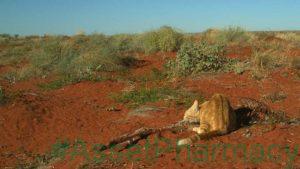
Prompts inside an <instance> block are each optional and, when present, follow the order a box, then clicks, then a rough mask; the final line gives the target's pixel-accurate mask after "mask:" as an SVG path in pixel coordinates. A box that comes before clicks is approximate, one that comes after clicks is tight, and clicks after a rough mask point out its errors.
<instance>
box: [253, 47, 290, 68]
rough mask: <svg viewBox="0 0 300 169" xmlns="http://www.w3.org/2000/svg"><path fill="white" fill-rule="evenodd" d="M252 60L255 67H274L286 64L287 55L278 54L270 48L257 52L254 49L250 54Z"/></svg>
mask: <svg viewBox="0 0 300 169" xmlns="http://www.w3.org/2000/svg"><path fill="white" fill-rule="evenodd" d="M252 62H253V64H254V66H255V67H256V68H259V69H265V70H269V69H274V68H277V67H280V66H283V65H286V64H287V57H285V56H278V55H277V53H276V52H274V51H272V50H268V51H264V52H257V51H255V52H254V54H253V56H252Z"/></svg>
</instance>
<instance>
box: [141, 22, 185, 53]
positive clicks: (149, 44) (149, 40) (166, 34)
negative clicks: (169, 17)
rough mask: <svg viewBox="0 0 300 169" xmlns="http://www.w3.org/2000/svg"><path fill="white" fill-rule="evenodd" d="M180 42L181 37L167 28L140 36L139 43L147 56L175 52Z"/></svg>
mask: <svg viewBox="0 0 300 169" xmlns="http://www.w3.org/2000/svg"><path fill="white" fill-rule="evenodd" d="M182 40H183V35H182V34H181V33H179V32H178V31H175V30H174V29H173V28H171V27H169V26H163V27H161V28H159V29H158V30H154V31H150V32H146V33H143V34H142V35H140V43H141V45H142V48H143V51H144V52H145V53H147V54H150V53H155V52H158V51H163V52H170V51H175V50H177V49H179V47H180V45H181V43H182Z"/></svg>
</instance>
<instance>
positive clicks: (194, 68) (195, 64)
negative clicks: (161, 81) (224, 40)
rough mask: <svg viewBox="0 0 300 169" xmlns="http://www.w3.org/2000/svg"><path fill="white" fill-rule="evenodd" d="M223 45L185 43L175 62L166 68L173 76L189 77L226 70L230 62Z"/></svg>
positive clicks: (168, 64) (171, 62)
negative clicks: (225, 55)
mask: <svg viewBox="0 0 300 169" xmlns="http://www.w3.org/2000/svg"><path fill="white" fill-rule="evenodd" d="M224 53H225V50H224V46H223V45H218V44H214V45H209V44H208V43H206V42H200V43H185V44H183V45H182V46H181V48H180V50H179V51H178V53H177V55H176V59H175V60H170V61H169V62H168V63H167V65H166V67H167V68H169V69H170V72H171V73H172V74H173V75H179V76H182V75H183V76H184V75H189V74H195V73H199V72H208V71H213V72H214V71H220V70H222V69H223V70H224V69H225V68H226V66H227V64H228V63H230V62H229V60H228V59H226V58H225V57H224Z"/></svg>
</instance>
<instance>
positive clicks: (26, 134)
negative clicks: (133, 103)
mask: <svg viewBox="0 0 300 169" xmlns="http://www.w3.org/2000/svg"><path fill="white" fill-rule="evenodd" d="M244 50H245V51H243V52H240V53H238V54H234V53H233V54H231V55H232V56H233V57H238V55H242V56H241V57H245V55H247V52H249V49H247V48H245V49H244ZM162 55H165V57H174V56H175V53H168V54H157V55H151V56H141V57H140V59H143V60H144V61H145V62H146V63H147V64H145V65H144V66H142V67H139V68H136V69H134V70H133V71H132V72H131V73H132V74H134V75H145V74H146V73H147V72H150V71H151V69H152V68H158V69H161V68H162V66H163V63H164V60H163V59H162V58H163V57H162ZM0 69H1V70H5V68H0ZM43 81H45V80H39V79H33V80H30V81H26V82H18V83H16V84H14V85H9V84H6V83H4V82H1V83H2V85H4V86H5V89H6V90H7V91H9V92H17V91H19V90H22V91H23V94H22V95H20V96H18V97H16V99H14V100H12V101H11V102H9V103H7V104H6V105H3V106H0V133H1V137H0V168H5V167H14V166H16V165H17V164H18V163H20V162H24V161H25V162H26V161H27V162H29V161H31V160H32V158H33V157H31V155H34V154H45V153H46V152H49V150H50V149H51V146H52V145H53V144H54V143H55V142H56V140H57V139H62V140H64V139H69V140H71V141H74V140H76V139H81V140H84V141H85V142H86V143H87V147H88V154H89V155H90V156H91V157H92V156H93V155H95V154H94V153H92V152H91V151H92V150H91V147H92V145H94V144H97V143H107V142H108V141H109V140H110V139H112V138H114V137H116V136H119V135H121V134H124V133H127V132H132V131H134V130H136V129H138V128H140V127H161V126H165V125H167V124H171V123H175V122H177V121H179V120H181V119H182V117H183V113H184V111H185V108H184V107H182V106H179V107H172V106H170V107H167V108H164V109H162V111H160V112H152V113H150V116H147V117H142V116H129V115H128V112H129V111H130V110H129V109H128V108H127V107H125V106H124V105H122V104H118V103H115V102H114V101H113V100H112V99H111V97H110V95H111V94H112V93H115V92H121V91H122V90H123V89H124V88H126V87H127V85H128V84H126V83H124V82H121V81H120V82H119V81H104V82H81V83H78V84H74V85H68V86H65V87H63V88H61V89H58V90H51V91H43V90H41V89H39V88H38V87H37V84H38V83H41V82H43ZM173 86H182V87H183V88H186V89H187V90H190V91H194V92H197V93H201V94H203V96H204V97H205V98H206V99H208V98H210V97H211V96H212V95H213V94H214V93H224V94H226V95H227V96H228V97H229V98H230V100H231V102H232V104H233V105H235V104H236V103H237V99H238V98H239V97H250V98H254V99H257V100H262V101H264V102H266V103H267V104H268V105H270V107H271V108H272V109H275V110H283V111H285V112H286V115H287V116H289V117H300V104H299V101H300V81H299V79H296V75H295V74H294V71H292V70H289V69H278V70H276V71H274V72H272V73H271V75H270V76H269V77H268V78H266V79H263V80H261V81H256V80H254V79H253V78H251V75H250V74H249V73H247V72H246V73H244V74H242V75H236V74H234V73H221V74H209V75H208V74H203V75H199V76H197V77H195V78H188V79H179V80H176V81H174V82H173ZM279 91H282V92H284V93H285V94H286V95H287V98H286V99H284V100H282V101H279V102H275V103H272V102H270V101H269V100H264V99H262V98H263V96H264V95H267V94H270V93H274V92H279ZM155 105H157V106H159V105H163V103H162V102H159V103H155ZM112 106H115V107H117V108H118V109H121V111H115V112H114V111H107V108H110V107H112ZM247 132H250V133H251V136H250V137H246V136H245V135H244V134H245V133H247ZM299 132H300V126H299V125H298V126H292V125H284V124H276V125H263V124H257V125H253V126H250V127H245V128H241V129H239V130H237V131H235V132H232V133H230V134H228V135H224V136H218V137H214V138H211V139H209V140H203V141H199V142H198V143H199V144H200V145H205V144H206V145H208V146H209V147H210V148H209V154H208V158H209V160H204V161H202V162H195V161H192V160H188V159H186V156H187V151H186V150H183V152H181V153H179V154H180V157H181V159H180V160H178V159H176V151H175V149H172V150H170V152H164V153H162V154H160V155H158V157H157V158H154V159H152V160H147V159H145V156H146V155H145V154H147V153H146V152H145V151H144V149H142V152H141V153H139V154H138V155H135V156H134V157H135V158H137V157H141V160H140V161H132V160H128V159H125V160H124V161H122V162H119V163H117V162H109V161H106V162H105V163H102V164H99V165H98V166H94V165H89V167H90V168H101V167H103V168H224V169H225V168H284V167H286V166H288V164H291V166H293V167H294V168H300V153H299V150H298V151H297V152H295V154H296V155H295V159H294V160H293V161H292V162H290V163H289V160H288V157H287V155H286V153H285V149H284V146H286V145H287V146H290V148H297V147H296V145H298V146H299V145H300V135H299ZM190 134H192V132H183V133H180V134H174V133H170V132H166V133H163V136H164V137H165V138H168V139H171V140H172V143H173V144H172V145H173V146H175V140H176V139H178V138H182V137H186V136H188V135H190ZM154 138H155V137H154V136H151V137H150V143H151V144H152V143H153V141H154ZM222 143H228V144H233V145H237V144H239V143H241V144H245V145H246V146H247V148H248V149H250V147H251V146H252V145H254V144H256V143H258V144H262V145H263V146H264V152H265V153H264V159H263V160H262V161H258V162H257V163H255V162H253V161H251V160H249V158H248V157H247V160H246V161H244V160H243V158H242V156H241V154H240V153H238V157H237V159H236V160H235V161H233V160H232V158H231V160H223V159H222V152H221V151H217V157H216V159H215V160H214V159H211V154H210V153H211V146H212V145H214V144H222ZM271 144H278V145H280V146H281V147H277V148H276V147H275V148H274V149H272V154H275V155H281V157H280V158H277V159H276V160H274V161H271V160H270V159H268V156H267V150H268V146H270V145H271ZM138 145H140V146H145V145H146V141H145V140H143V141H141V142H139V143H138ZM158 145H159V147H160V148H162V149H164V148H166V145H165V144H163V142H162V141H160V142H159V144H158ZM192 149H193V148H192ZM129 151H130V149H129V150H125V151H124V152H123V153H127V152H129ZM150 152H151V153H152V156H151V155H150V156H151V157H153V152H154V150H153V149H151V150H150ZM151 153H150V154H151ZM148 156H149V154H148ZM228 156H229V157H231V156H232V155H230V151H229V153H228ZM247 156H249V153H248V154H247ZM85 163H86V162H85V160H84V158H83V157H82V156H77V157H75V158H74V159H73V160H72V159H71V158H70V156H69V155H67V157H66V159H65V160H58V161H53V162H51V163H50V164H48V167H49V168H78V167H79V166H81V165H83V164H85Z"/></svg>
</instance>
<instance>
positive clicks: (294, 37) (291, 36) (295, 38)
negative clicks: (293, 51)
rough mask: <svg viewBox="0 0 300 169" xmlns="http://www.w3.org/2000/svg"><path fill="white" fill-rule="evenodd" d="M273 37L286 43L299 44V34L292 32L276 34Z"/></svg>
mask: <svg viewBox="0 0 300 169" xmlns="http://www.w3.org/2000/svg"><path fill="white" fill-rule="evenodd" d="M275 37H277V38H280V39H283V40H286V41H291V42H300V34H297V33H294V32H285V33H276V34H275Z"/></svg>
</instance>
